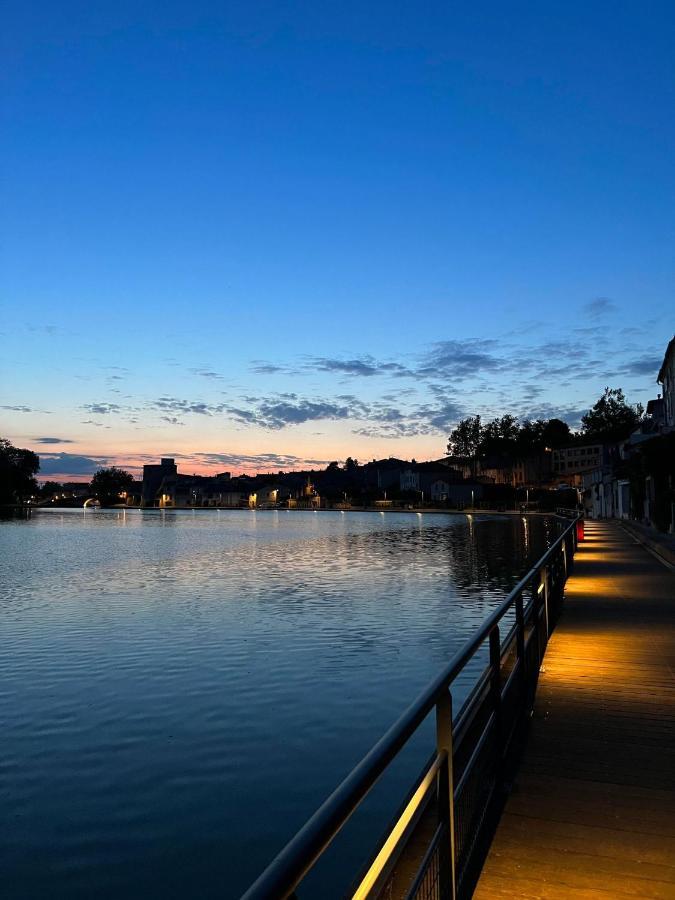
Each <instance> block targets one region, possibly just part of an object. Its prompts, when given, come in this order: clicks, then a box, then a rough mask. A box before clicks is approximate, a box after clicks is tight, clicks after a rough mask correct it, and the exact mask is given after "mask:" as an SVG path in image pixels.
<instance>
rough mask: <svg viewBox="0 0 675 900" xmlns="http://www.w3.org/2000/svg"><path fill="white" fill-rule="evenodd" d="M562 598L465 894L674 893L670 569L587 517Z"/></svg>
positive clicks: (674, 623)
mask: <svg viewBox="0 0 675 900" xmlns="http://www.w3.org/2000/svg"><path fill="white" fill-rule="evenodd" d="M565 594H566V600H565V608H564V611H563V614H562V616H561V618H560V621H559V622H558V626H557V628H556V630H555V632H554V633H553V635H552V637H551V639H550V642H549V645H548V650H547V652H546V657H545V660H544V668H543V671H542V675H541V678H540V681H539V687H538V690H537V698H536V705H535V711H534V720H533V722H532V728H531V730H530V732H529V735H528V738H527V745H526V748H525V752H524V756H523V760H522V762H521V765H520V768H519V770H518V774H517V777H516V779H515V782H514V785H513V790H512V792H511V794H510V795H509V798H508V801H507V803H506V807H505V809H504V813H503V815H502V818H501V820H500V823H499V827H498V829H497V833H496V835H495V839H494V841H493V844H492V847H491V849H490V852H489V855H488V859H487V861H486V863H485V866H484V869H483V872H482V874H481V877H480V880H479V882H478V885H477V888H476V891H475V894H474V897H475V898H476V900H491V898H507V897H508V898H517V897H525V898H546V900H549V898H556V900H557V898H589V900H590V898H598V900H605V898H622V897H633V898H637V897H639V898H643V897H644V898H664V900H665V898H671V900H675V684H674V679H673V669H674V668H675V572H673V571H670V570H669V569H668V568H666V566H665V565H664V564H663V563H661V562H660V561H658V560H657V559H655V558H654V557H653V556H652V555H651V554H650V553H649V552H648V551H647V550H646V549H644V548H643V547H642V546H641V545H640V544H638V543H637V542H636V541H635V539H634V538H633V537H632V536H630V535H629V534H628V533H627V532H626V531H625V530H624V529H623V528H621V527H620V526H619V525H618V524H611V523H606V522H587V523H586V540H585V541H584V542H583V543H582V544H580V546H579V550H578V553H577V555H576V556H575V566H574V572H573V574H572V576H571V577H570V579H569V581H568V583H567V587H566V591H565Z"/></svg>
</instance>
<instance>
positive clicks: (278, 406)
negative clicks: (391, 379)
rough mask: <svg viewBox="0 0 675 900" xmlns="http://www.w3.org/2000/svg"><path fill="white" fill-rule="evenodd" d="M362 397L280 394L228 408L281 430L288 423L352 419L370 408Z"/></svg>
mask: <svg viewBox="0 0 675 900" xmlns="http://www.w3.org/2000/svg"><path fill="white" fill-rule="evenodd" d="M366 409H367V408H366V407H365V406H364V405H363V404H362V403H360V402H359V401H353V402H352V403H351V404H350V403H336V402H333V401H330V400H298V399H295V395H294V394H293V395H289V396H288V397H284V396H283V395H278V396H277V397H275V398H272V399H262V400H256V401H254V402H253V403H252V406H251V407H250V408H248V409H247V408H245V407H229V408H228V409H227V412H228V414H229V415H231V416H232V417H233V418H234V419H236V420H238V421H239V422H242V423H243V424H245V425H259V426H261V427H262V428H268V429H271V430H275V431H276V430H278V429H280V428H284V427H285V426H286V425H301V424H302V423H303V422H310V421H316V420H319V419H333V420H336V419H352V418H356V417H357V416H358V415H361V414H363V413H364V412H365V411H366Z"/></svg>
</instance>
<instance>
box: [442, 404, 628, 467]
mask: <svg viewBox="0 0 675 900" xmlns="http://www.w3.org/2000/svg"><path fill="white" fill-rule="evenodd" d="M643 415H644V410H643V408H642V406H641V405H640V404H637V406H631V405H630V404H628V403H627V402H626V398H625V396H624V393H623V391H622V390H621V388H610V387H607V388H605V390H604V392H603V394H602V396H601V397H600V398H599V399H598V400H597V401H596V403H594V405H593V406H592V407H591V408H590V409H589V411H588V412H587V413H586V414H585V415H584V416H582V417H581V429H580V431H579V432H576V433H575V432H572V430H571V429H570V426H569V425H568V424H567V422H563V421H562V419H557V418H552V419H535V420H531V419H524V420H523V421H522V422H519V420H518V418H517V417H516V416H512V415H509V414H506V415H503V416H501V417H498V418H495V419H490V420H489V421H488V422H483V421H482V419H481V417H480V416H479V415H475V416H467V418H465V419H462V420H461V421H460V422H459V423H458V424H457V426H456V427H455V428H453V430H452V431H451V432H450V437H449V439H448V453H449V454H450V455H452V456H463V457H467V458H469V459H472V460H476V459H486V458H488V457H494V456H498V457H508V458H512V459H516V458H520V457H526V456H531V455H533V454H535V453H538V452H541V451H542V450H544V449H546V448H548V449H551V450H554V449H557V448H559V447H564V446H569V445H571V444H574V443H616V442H617V441H622V440H625V439H626V438H627V437H629V435H631V434H632V433H633V432H634V431H635V429H636V428H637V427H638V426H639V424H640V421H641V420H642V418H643Z"/></svg>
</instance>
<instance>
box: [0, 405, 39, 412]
mask: <svg viewBox="0 0 675 900" xmlns="http://www.w3.org/2000/svg"><path fill="white" fill-rule="evenodd" d="M0 409H6V410H8V411H9V412H20V413H30V412H37V410H36V409H32V408H31V407H30V406H0Z"/></svg>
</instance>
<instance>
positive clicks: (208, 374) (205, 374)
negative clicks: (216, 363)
mask: <svg viewBox="0 0 675 900" xmlns="http://www.w3.org/2000/svg"><path fill="white" fill-rule="evenodd" d="M190 371H191V372H192V374H193V375H199V376H200V377H201V378H211V379H213V380H214V381H222V379H223V378H224V377H225V376H224V375H221V374H220V372H214V371H213V369H209V368H208V367H206V366H205V367H202V368H201V369H190Z"/></svg>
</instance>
